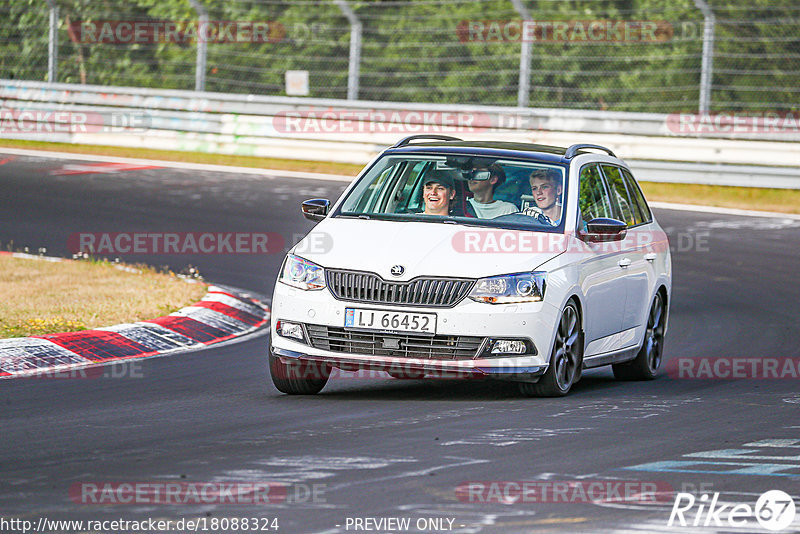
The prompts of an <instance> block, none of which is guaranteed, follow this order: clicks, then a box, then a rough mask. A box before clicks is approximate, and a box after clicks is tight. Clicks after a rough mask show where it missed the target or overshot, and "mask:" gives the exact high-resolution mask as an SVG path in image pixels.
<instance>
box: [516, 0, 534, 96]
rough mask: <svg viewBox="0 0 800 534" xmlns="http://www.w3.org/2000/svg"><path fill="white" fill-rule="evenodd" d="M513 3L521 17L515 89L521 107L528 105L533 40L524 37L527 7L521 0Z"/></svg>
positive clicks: (529, 15) (527, 15)
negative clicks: (517, 74)
mask: <svg viewBox="0 0 800 534" xmlns="http://www.w3.org/2000/svg"><path fill="white" fill-rule="evenodd" d="M511 3H512V4H514V9H515V10H516V11H517V14H519V16H520V17H521V18H522V26H521V27H520V41H521V45H522V46H521V48H520V51H519V87H518V89H517V105H518V106H519V107H521V108H527V107H528V106H529V105H530V101H529V98H530V83H531V49H532V47H533V42H531V40H530V39H526V38H525V31H524V27H525V23H526V21H529V20H531V14H530V12H529V11H528V10H527V8H526V7H525V6H524V5H522V0H511Z"/></svg>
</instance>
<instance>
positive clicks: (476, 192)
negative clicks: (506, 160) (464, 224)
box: [467, 163, 518, 219]
mask: <svg viewBox="0 0 800 534" xmlns="http://www.w3.org/2000/svg"><path fill="white" fill-rule="evenodd" d="M468 177H469V178H471V179H470V180H469V181H468V182H467V183H468V184H469V190H470V191H472V195H473V197H472V198H470V199H468V200H467V202H469V204H470V206H472V209H474V210H475V215H477V216H478V217H480V218H481V219H494V218H495V217H500V216H501V215H508V214H509V213H516V212H517V211H518V210H517V207H516V206H515V205H514V204H512V203H511V202H506V201H504V200H495V198H494V191H495V189H497V188H498V187H499V186H500V185H502V184H503V182H505V181H506V173H505V171H503V168H502V167H500V166H499V165H497V164H496V163H495V164H492V165H489V166H488V167H485V166H479V167H476V168H474V169H473V170H472V172H471V173H469V174H468Z"/></svg>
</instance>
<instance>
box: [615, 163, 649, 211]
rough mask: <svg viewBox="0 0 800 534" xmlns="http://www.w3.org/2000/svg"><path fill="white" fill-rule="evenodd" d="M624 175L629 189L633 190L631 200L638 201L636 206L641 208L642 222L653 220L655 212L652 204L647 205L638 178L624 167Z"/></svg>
mask: <svg viewBox="0 0 800 534" xmlns="http://www.w3.org/2000/svg"><path fill="white" fill-rule="evenodd" d="M622 175H623V176H624V177H625V183H626V184H627V185H628V191H630V192H631V200H633V201H635V202H636V207H637V208H638V210H639V217H640V218H641V222H643V223H649V222H651V221H652V220H653V214H652V213H651V212H650V206H648V205H647V201H646V200H645V198H644V195H643V194H642V190H641V188H640V187H639V184H638V183H636V180H635V179H634V178H633V175H632V174H631V173H629V172H628V171H627V170H625V169H622Z"/></svg>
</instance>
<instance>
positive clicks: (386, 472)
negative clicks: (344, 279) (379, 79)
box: [0, 149, 800, 533]
mask: <svg viewBox="0 0 800 534" xmlns="http://www.w3.org/2000/svg"><path fill="white" fill-rule="evenodd" d="M3 157H4V156H3V155H2V149H0V160H2V159H3ZM74 163H75V162H69V161H59V160H54V159H45V158H38V157H24V156H19V157H16V158H14V159H12V160H10V161H6V162H5V163H4V164H2V165H0V241H2V244H1V245H2V246H3V247H4V248H5V246H6V244H7V243H8V242H9V241H13V245H14V247H17V248H20V247H25V246H27V247H30V248H31V249H33V250H35V249H38V248H39V247H46V248H47V253H48V254H49V255H63V256H66V255H68V250H67V240H68V237H69V235H70V234H72V233H75V232H115V231H124V232H133V231H149V232H181V231H187V232H188V231H195V232H196V231H213V232H223V231H224V232H235V231H240V232H255V231H270V232H278V233H280V234H281V235H283V236H285V238H286V241H287V242H288V241H290V240H291V239H292V238H293V237H294V235H295V234H300V233H303V232H305V231H307V230H308V229H309V228H310V227H311V223H309V222H308V221H305V220H304V219H303V218H302V217H301V215H300V213H299V203H300V202H301V201H302V200H303V199H306V198H310V197H328V198H335V197H336V196H337V195H338V194H339V192H340V191H341V190H342V188H343V187H344V184H343V183H338V182H324V181H310V180H292V179H281V178H264V177H257V176H244V175H236V174H212V173H208V172H198V171H185V170H174V169H146V170H139V171H127V172H117V173H104V174H77V175H53V174H52V172H53V171H56V172H57V171H58V170H59V169H63V168H64V166H65V165H67V164H74ZM692 200H694V201H697V199H687V201H692ZM656 216H657V218H658V220H659V221H660V222H661V224H662V226H664V227H665V228H666V229H667V230H668V232H669V234H670V236H671V241H672V245H673V266H674V290H673V302H672V310H671V317H670V332H669V334H668V338H667V349H666V354H665V356H666V358H667V359H675V358H679V357H700V356H710V357H726V358H732V357H751V358H763V357H776V356H778V357H791V358H799V357H800V349H798V343H797V334H798V325H799V324H800V321H799V320H798V319H799V318H800V312H799V311H798V302H800V285H799V284H798V282H797V266H798V258H800V255H799V254H798V252H797V251H798V249H800V222H798V221H792V220H789V219H782V218H779V217H778V218H774V219H773V218H745V217H735V216H728V215H718V214H714V215H712V214H704V213H695V212H683V211H669V210H656ZM281 256H282V255H281V254H280V253H276V254H267V255H231V254H227V255H171V256H166V255H158V256H155V255H150V256H147V255H141V256H135V255H131V256H124V259H125V260H126V261H144V262H147V263H151V264H155V265H169V266H171V267H172V268H174V269H178V270H180V269H181V268H183V267H184V266H186V265H187V264H192V265H195V266H197V267H199V269H200V272H201V273H202V274H203V275H204V276H205V277H206V278H207V279H209V280H211V281H214V282H217V283H221V284H229V285H233V286H237V287H242V288H245V289H248V290H251V291H254V292H257V293H261V294H266V295H269V294H271V291H272V287H273V284H274V282H275V278H276V274H277V268H278V266H279V263H280V261H281ZM267 342H268V338H267V337H266V336H260V337H257V338H254V339H250V340H248V341H245V342H242V343H238V344H233V345H227V346H222V347H216V348H211V349H208V350H204V351H200V352H196V353H191V354H182V355H176V356H173V357H163V358H156V359H152V360H145V361H141V362H138V363H136V364H128V366H127V367H126V366H124V365H117V366H112V367H109V368H107V371H105V375H106V376H104V377H102V378H96V379H86V380H79V379H28V380H5V381H0V407H1V409H0V436H1V437H0V517H2V518H5V519H9V518H23V519H28V520H33V521H34V522H35V521H36V520H38V518H41V517H46V518H48V519H85V520H104V519H106V520H110V519H117V518H124V519H145V518H167V519H180V518H207V519H210V518H225V517H227V518H233V517H266V518H273V517H274V518H277V519H278V521H279V526H280V530H279V532H284V533H295V532H302V533H305V532H344V531H346V530H345V529H346V527H347V525H350V528H349V530H348V531H351V532H352V531H354V530H353V526H352V525H353V523H352V520H353V518H366V517H373V518H381V517H384V518H385V517H400V518H410V519H411V528H410V530H409V531H411V532H418V531H419V530H415V526H416V521H417V519H420V518H441V519H444V520H445V521H444V523H443V524H444V527H445V529H444V530H436V529H428V530H427V531H430V532H434V531H450V532H464V533H466V532H487V533H490V532H617V531H618V532H622V531H627V532H653V531H675V532H729V531H734V532H749V531H757V532H767V531H766V530H764V529H762V528H760V527H759V526H758V525H757V524H756V523H754V522H752V521H751V522H750V524H749V526H748V527H744V528H734V529H731V528H730V527H724V528H723V527H718V526H717V527H715V526H714V524H713V522H712V523H711V524H710V526H708V527H702V526H695V527H692V526H687V527H683V528H682V527H678V526H675V525H673V527H672V528H667V521H668V519H669V516H670V510H671V508H672V504H673V502H672V498H671V497H669V498H666V499H664V500H663V502H655V503H644V504H638V503H630V502H628V503H619V502H586V500H585V499H580V498H578V497H574V496H573V497H571V498H569V499H567V500H568V501H570V502H519V501H516V502H512V501H508V502H496V501H497V500H498V499H497V498H496V497H497V495H495V498H494V499H490V500H494V501H495V502H469V500H468V499H463V498H459V496H458V495H457V493H456V488H457V487H458V486H459V485H461V484H463V483H465V482H469V481H521V480H539V481H543V480H549V481H572V482H575V481H577V480H583V481H614V480H627V481H640V482H646V483H657V484H659V487H662V488H663V487H665V486H666V487H668V488H671V489H672V490H674V491H681V490H685V491H688V492H690V493H694V494H695V495H696V496H697V497H698V498H699V497H700V495H701V493H708V494H713V493H714V492H719V493H720V496H719V501H720V502H722V501H725V502H730V503H747V504H750V505H751V506H752V505H754V504H755V502H756V499H757V498H758V496H759V495H760V494H761V493H762V492H764V491H766V490H770V489H780V490H783V491H785V492H787V493H789V494H790V495H792V496H794V497H795V500H796V502H797V504H798V508H800V500H798V495H800V449H798V445H800V392H799V391H798V379H791V378H789V379H782V380H775V379H762V380H695V379H678V378H675V377H674V376H667V375H666V373H664V374H663V375H662V376H661V377H660V378H659V379H657V380H655V381H653V382H647V383H623V382H618V381H615V380H614V379H613V377H612V376H611V373H610V372H609V371H606V370H599V371H593V372H590V373H587V375H585V376H584V378H583V380H582V381H581V382H580V383H579V384H578V385H577V386H576V387H575V389H574V391H573V392H572V393H571V395H570V396H568V397H566V398H562V399H528V398H522V397H520V396H519V395H518V394H517V393H516V388H515V387H513V386H511V385H509V384H504V383H495V382H479V381H471V380H443V381H430V380H427V381H426V380H407V381H406V380H395V379H390V378H385V379H376V380H356V379H350V380H346V379H342V380H332V381H331V382H329V384H328V386H327V387H326V388H325V390H323V392H322V393H321V394H319V395H317V396H314V397H288V396H284V395H281V394H279V393H278V392H277V391H276V390H275V389H274V388H273V387H272V384H271V382H270V380H269V378H268V374H267V370H266V347H267ZM115 370H116V371H115ZM111 374H116V375H120V376H116V377H115V376H109V375H111ZM709 451H716V452H709ZM720 451H722V452H720ZM698 453H699V454H698ZM687 455H694V456H687ZM655 462H671V463H661V464H654V463H655ZM154 481H161V482H164V481H183V482H192V481H194V482H265V481H271V482H284V483H287V484H290V486H289V489H288V492H289V494H288V498H287V499H286V500H285V501H283V502H276V503H270V504H262V503H260V504H255V505H253V504H229V503H225V504H215V503H212V504H199V505H198V504H170V505H157V504H141V503H140V504H115V505H95V504H91V503H76V502H74V501H73V500H71V498H70V494H69V491H70V488H71V487H73V488H74V487H75V486H74V485H75V484H80V483H83V482H98V483H103V482H154ZM313 484H316V485H317V486H316V488H317V490H318V492H319V493H318V495H317V496H316V498H309V496H308V494H307V490H309V489H310V488H311V487H312V485H313ZM476 498H478V497H476ZM528 500H535V499H528ZM551 500H553V499H551ZM556 500H558V499H556ZM694 512H696V508H695V509H693V510H692V513H694ZM799 515H800V514H799ZM686 517H687V520H689V521H691V520H692V519H693V518H694V515H690V514H689V513H688V512H687V515H686ZM722 517H723V519H724V518H725V514H723V516H722ZM348 518H351V523H348ZM447 519H452V520H453V523H452V527H450V530H447V528H448V526H449V522H448V521H447ZM702 519H703V520H704V519H705V517H703V518H702ZM798 525H800V520H798V519H796V520H795V523H794V525H793V527H790V528H789V529H788V530H784V531H783V532H790V531H798V530H797V529H798ZM792 529H794V530H792ZM226 530H227V531H234V530H233V529H231V528H230V527H229V528H228V529H226ZM362 531H363V530H362ZM370 531H372V532H389V531H390V530H370Z"/></svg>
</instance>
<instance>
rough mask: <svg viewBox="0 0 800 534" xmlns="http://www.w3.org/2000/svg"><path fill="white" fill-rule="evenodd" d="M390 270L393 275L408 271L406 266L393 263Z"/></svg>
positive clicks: (401, 274)
mask: <svg viewBox="0 0 800 534" xmlns="http://www.w3.org/2000/svg"><path fill="white" fill-rule="evenodd" d="M389 272H390V273H392V276H403V273H404V272H406V268H405V267H403V266H402V265H393V266H392V269H391V270H390V271H389Z"/></svg>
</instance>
